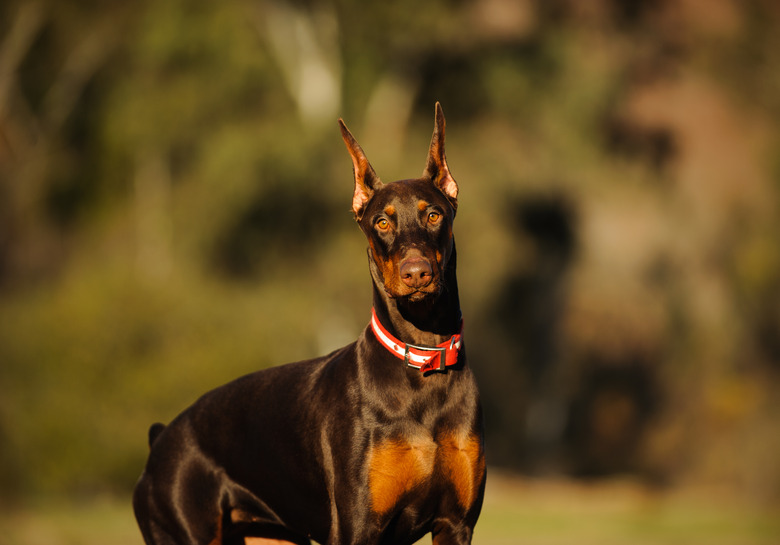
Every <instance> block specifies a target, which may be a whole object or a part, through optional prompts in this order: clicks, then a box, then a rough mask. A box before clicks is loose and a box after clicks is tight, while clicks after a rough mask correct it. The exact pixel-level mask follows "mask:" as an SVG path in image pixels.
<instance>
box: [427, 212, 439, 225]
mask: <svg viewBox="0 0 780 545" xmlns="http://www.w3.org/2000/svg"><path fill="white" fill-rule="evenodd" d="M439 219H441V214H439V213H438V212H431V213H430V214H428V223H438V222H439Z"/></svg>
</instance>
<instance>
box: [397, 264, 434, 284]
mask: <svg viewBox="0 0 780 545" xmlns="http://www.w3.org/2000/svg"><path fill="white" fill-rule="evenodd" d="M400 272H401V280H403V283H404V284H406V285H407V286H409V287H410V288H423V287H425V286H427V285H428V284H430V283H431V280H432V279H433V271H432V270H431V264H430V263H429V262H428V260H427V259H425V258H424V257H410V258H409V259H405V260H404V261H403V262H402V263H401V267H400Z"/></svg>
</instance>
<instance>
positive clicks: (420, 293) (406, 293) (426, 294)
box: [385, 279, 441, 303]
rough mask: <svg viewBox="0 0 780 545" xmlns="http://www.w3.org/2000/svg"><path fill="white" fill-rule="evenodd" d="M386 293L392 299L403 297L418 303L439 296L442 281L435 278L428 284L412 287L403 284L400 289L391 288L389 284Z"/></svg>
mask: <svg viewBox="0 0 780 545" xmlns="http://www.w3.org/2000/svg"><path fill="white" fill-rule="evenodd" d="M385 293H387V295H388V296H389V297H390V298H392V299H402V300H407V301H411V302H415V303H416V302H419V301H423V300H425V299H429V298H432V297H436V296H438V295H439V293H441V282H439V280H438V279H433V280H432V281H431V282H430V283H429V284H428V285H426V286H422V287H419V288H410V287H407V286H405V285H402V286H399V287H398V289H391V288H390V287H389V286H385Z"/></svg>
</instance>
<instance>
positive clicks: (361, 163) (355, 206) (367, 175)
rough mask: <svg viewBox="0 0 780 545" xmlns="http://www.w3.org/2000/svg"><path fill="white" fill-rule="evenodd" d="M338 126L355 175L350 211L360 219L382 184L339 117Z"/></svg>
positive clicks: (361, 149)
mask: <svg viewBox="0 0 780 545" xmlns="http://www.w3.org/2000/svg"><path fill="white" fill-rule="evenodd" d="M339 128H340V129H341V137H342V138H343V139H344V143H345V144H346V145H347V151H349V155H350V156H351V157H352V170H353V173H354V175H355V193H354V194H353V195H352V211H353V212H354V213H355V219H356V220H357V221H360V219H361V218H362V217H363V211H364V210H365V208H366V204H368V201H369V200H371V197H372V196H373V195H374V192H376V191H377V190H378V189H379V188H381V187H382V185H383V184H382V180H380V179H379V176H377V175H376V172H374V169H373V168H372V167H371V163H369V162H368V159H366V154H365V153H363V148H361V147H360V144H358V143H357V140H355V137H354V136H352V133H351V132H349V129H348V128H347V126H346V125H345V124H344V121H342V120H341V119H339Z"/></svg>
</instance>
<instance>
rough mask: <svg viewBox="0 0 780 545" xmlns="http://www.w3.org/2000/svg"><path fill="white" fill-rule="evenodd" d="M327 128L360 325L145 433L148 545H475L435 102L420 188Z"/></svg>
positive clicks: (466, 414) (473, 419)
mask: <svg viewBox="0 0 780 545" xmlns="http://www.w3.org/2000/svg"><path fill="white" fill-rule="evenodd" d="M339 123H340V126H341V132H342V135H343V138H344V142H345V143H346V145H347V149H348V150H349V153H350V155H351V156H352V164H353V167H354V176H355V191H354V195H353V199H352V209H353V211H354V213H355V218H356V219H357V221H358V223H359V225H360V228H361V229H362V230H363V232H364V233H365V235H366V237H367V238H368V245H369V250H368V254H369V260H368V262H369V269H370V272H371V278H372V279H373V283H374V309H373V313H372V319H371V323H370V324H369V326H368V327H367V328H366V329H365V330H364V331H363V333H362V334H361V335H360V337H358V339H357V341H355V342H354V343H352V344H350V345H349V346H346V347H344V348H342V349H340V350H337V351H335V352H333V353H332V354H329V355H327V356H324V357H320V358H316V359H313V360H308V361H302V362H297V363H291V364H287V365H283V366H279V367H274V368H271V369H267V370H263V371H259V372H256V373H253V374H251V375H247V376H245V377H242V378H239V379H238V380H235V381H233V382H231V383H229V384H226V385H225V386H222V387H221V388H217V389H216V390H213V391H211V392H209V393H207V394H205V395H204V396H203V397H202V398H200V399H199V400H198V401H197V402H196V403H195V404H193V405H192V406H191V407H189V408H188V409H186V410H185V411H184V412H183V413H182V414H181V415H179V416H178V417H177V418H176V419H175V420H174V421H173V422H172V423H171V424H170V425H168V426H167V427H165V426H162V425H161V424H156V425H154V426H152V429H151V430H150V434H149V437H150V444H151V453H150V455H149V460H148V462H147V465H146V470H145V471H144V473H143V475H142V476H141V479H140V481H139V483H138V485H137V486H136V489H135V495H134V498H133V505H134V508H135V513H136V518H137V519H138V524H139V526H140V528H141V532H142V533H143V536H144V539H145V541H146V543H147V544H149V545H163V544H166V545H167V544H171V545H172V544H178V545H183V544H202V545H206V544H230V543H233V544H238V543H243V542H244V540H245V539H246V538H249V537H251V536H255V537H259V538H264V539H263V540H261V541H262V542H265V543H268V542H270V541H273V540H280V541H281V542H288V543H294V544H305V543H310V539H313V540H315V541H317V542H319V543H322V544H327V545H342V544H363V545H366V544H371V545H373V544H390V543H393V544H412V543H414V542H415V541H417V540H418V539H420V538H421V537H422V536H423V535H424V534H426V533H428V532H431V533H432V534H433V543H434V545H445V544H446V545H449V544H452V545H465V544H468V543H471V537H472V532H473V529H474V525H475V524H476V522H477V517H478V516H479V512H480V508H481V506H482V495H483V491H484V484H485V462H484V448H483V438H482V412H481V409H480V404H479V396H478V392H477V386H476V382H475V380H474V376H473V375H472V373H471V370H470V369H469V367H468V366H467V364H466V354H465V350H464V347H463V340H462V337H461V328H462V320H461V314H460V305H459V301H458V285H457V280H456V275H455V261H456V254H455V243H454V240H453V237H452V223H453V220H454V218H455V211H456V208H457V196H458V186H457V184H456V183H455V180H454V179H453V177H452V175H451V174H450V171H449V168H448V167H447V161H446V159H445V156H444V114H443V113H442V110H441V106H440V105H439V104H438V103H437V104H436V123H435V128H434V132H433V138H432V140H431V146H430V149H429V152H428V161H427V165H426V168H425V172H424V174H423V176H422V178H416V179H411V180H401V181H398V182H393V183H390V184H387V185H385V184H383V183H382V182H381V181H380V180H379V178H378V177H377V175H376V173H375V172H374V169H373V168H372V167H371V165H370V164H369V162H368V160H367V159H366V156H365V155H364V153H363V150H362V149H361V147H360V146H359V145H358V143H357V142H356V141H355V139H354V137H353V136H352V134H351V133H350V132H349V130H348V129H347V128H346V126H345V125H344V123H343V122H341V120H339ZM252 541H253V542H255V541H254V540H252ZM277 542H278V541H277Z"/></svg>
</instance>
